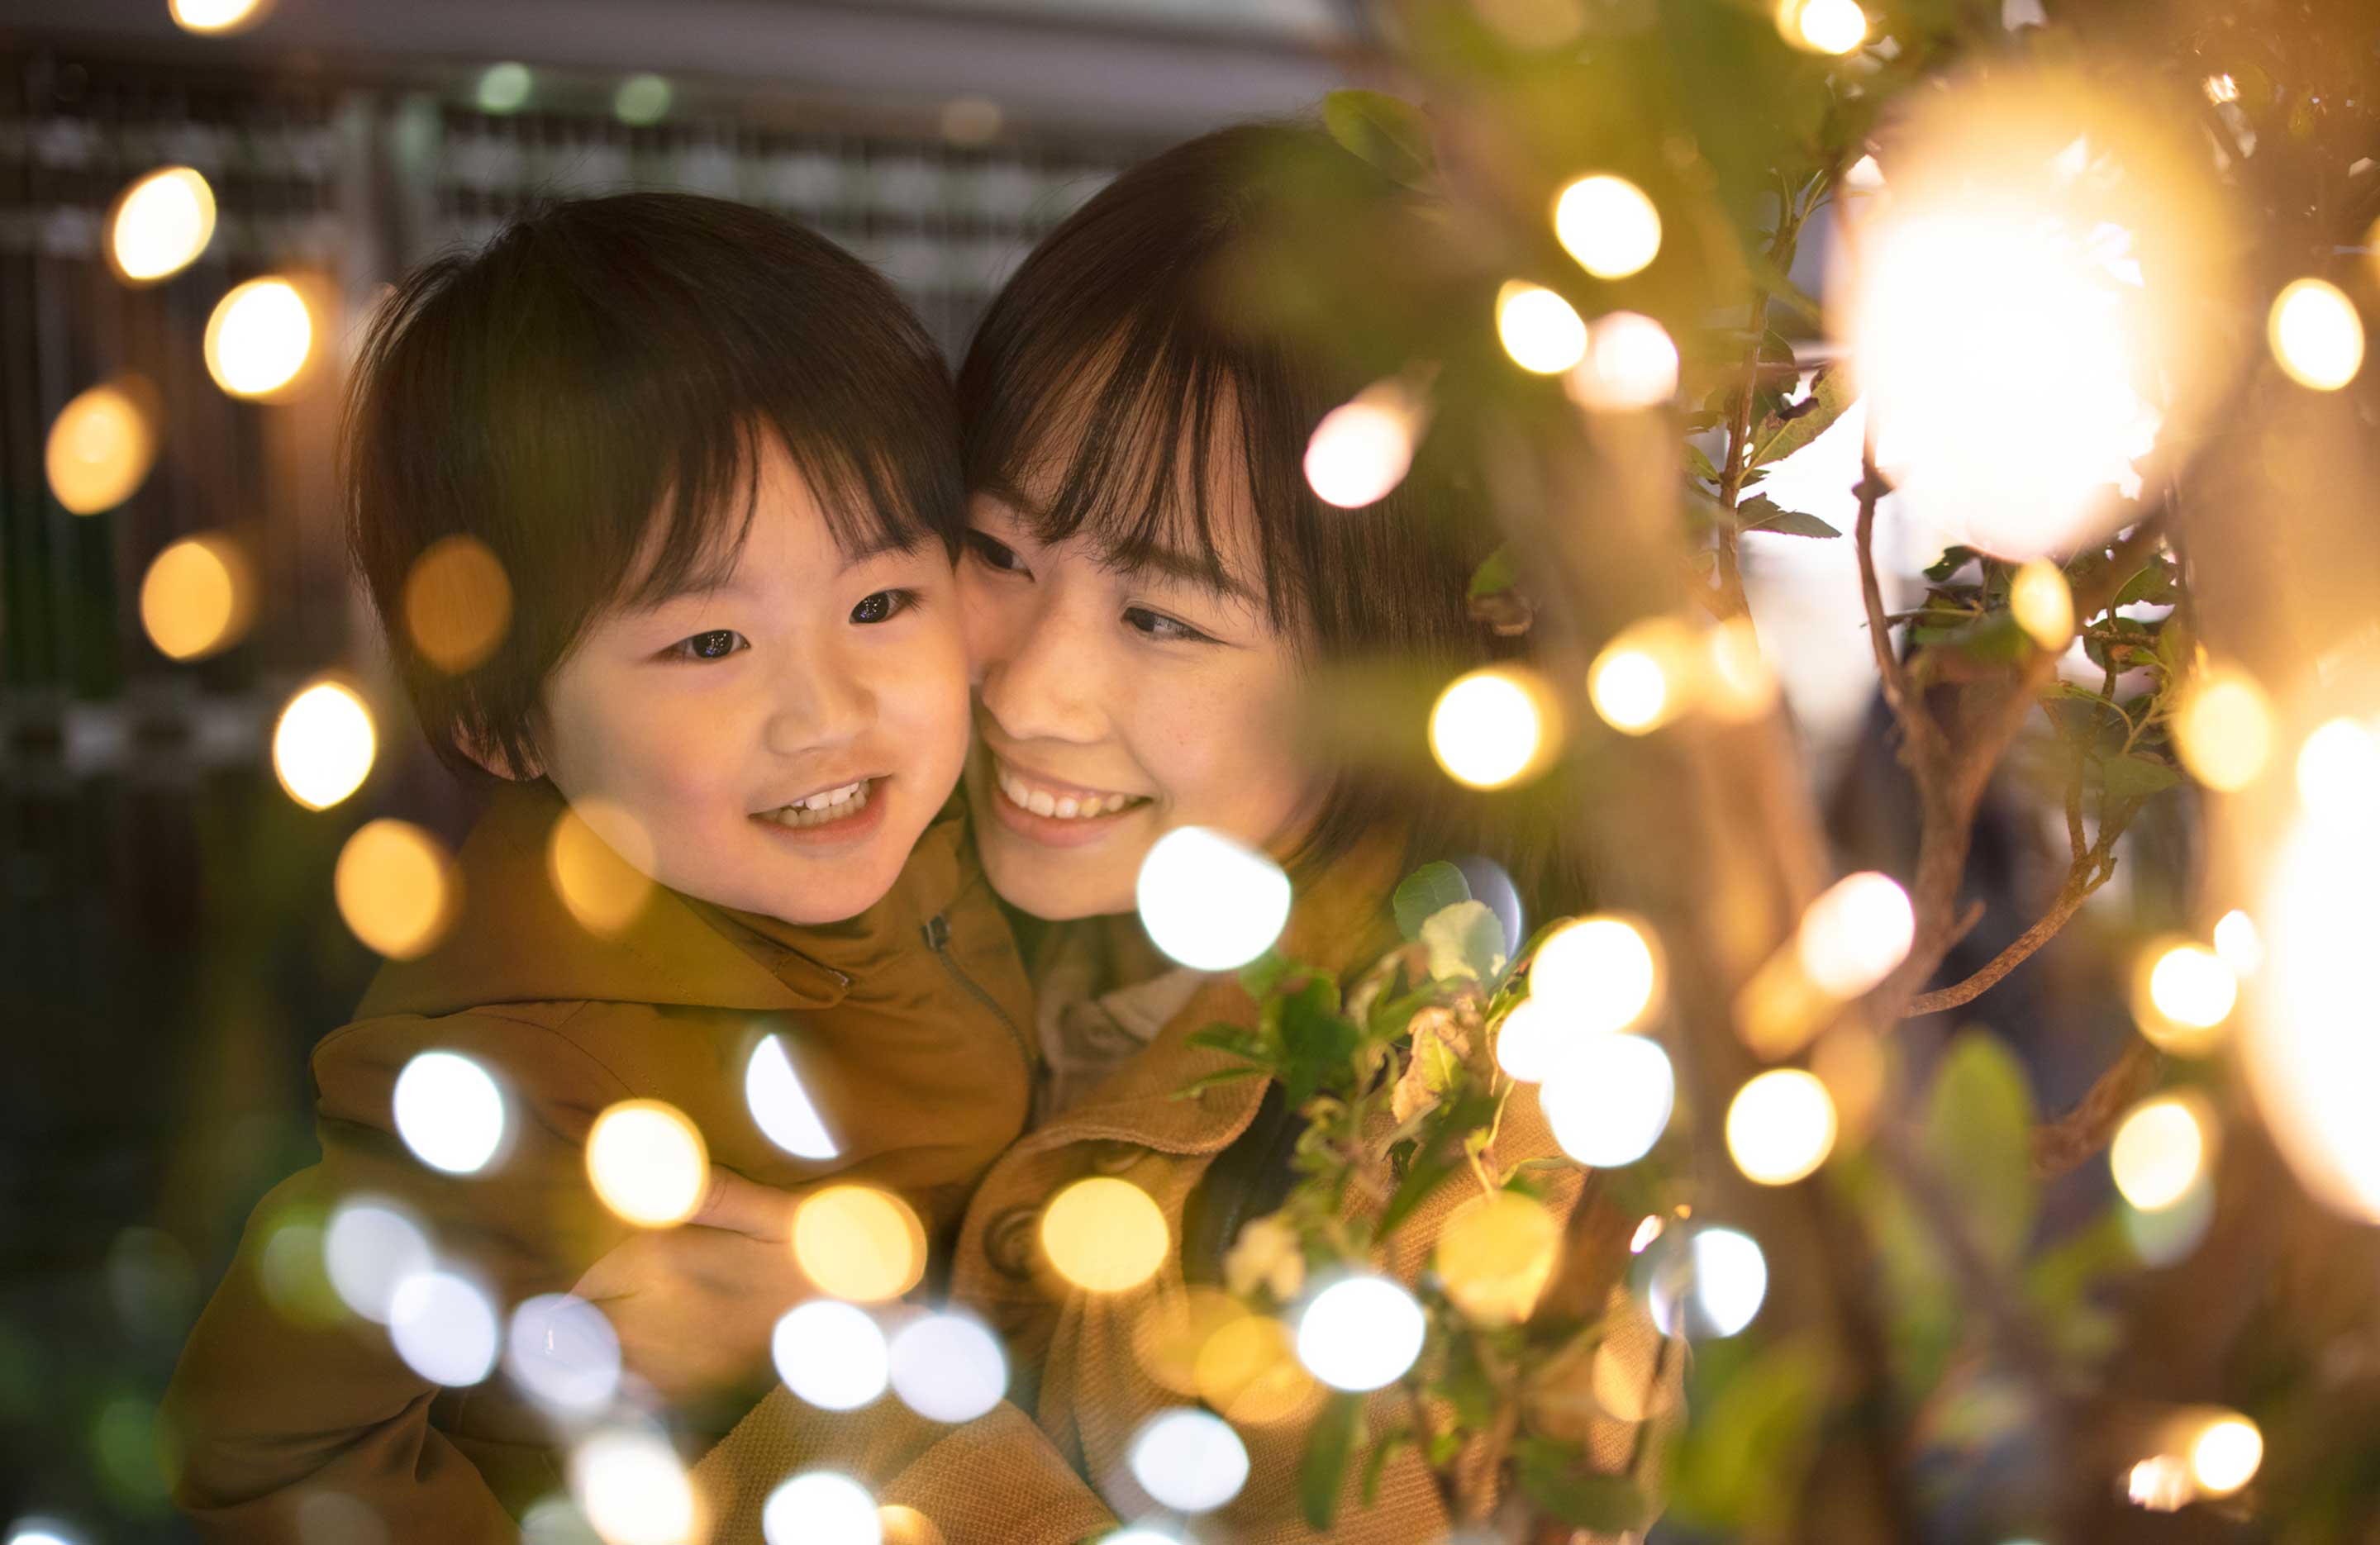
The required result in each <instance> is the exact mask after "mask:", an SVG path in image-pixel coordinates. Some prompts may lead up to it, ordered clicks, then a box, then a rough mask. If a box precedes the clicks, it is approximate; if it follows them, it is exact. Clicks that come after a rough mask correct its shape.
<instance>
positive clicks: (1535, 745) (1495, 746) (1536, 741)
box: [1429, 666, 1552, 789]
mask: <svg viewBox="0 0 2380 1545" xmlns="http://www.w3.org/2000/svg"><path fill="white" fill-rule="evenodd" d="M1550 703H1551V698H1550V695H1549V694H1548V693H1547V692H1546V690H1545V688H1544V685H1543V683H1542V682H1539V681H1538V680H1537V679H1536V677H1535V676H1533V675H1531V674H1529V673H1527V672H1524V671H1523V670H1519V669H1517V668H1514V667H1511V666H1488V667H1486V668H1483V669H1481V670H1473V671H1470V672H1467V673H1466V674H1464V675H1462V676H1458V677H1456V678H1455V679H1454V680H1453V681H1452V682H1449V683H1448V684H1447V687H1446V690H1445V691H1443V692H1441V693H1439V694H1438V703H1437V705H1436V706H1433V707H1432V708H1431V709H1430V714H1429V749H1430V751H1431V754H1434V755H1435V756H1436V757H1437V758H1438V765H1439V766H1441V767H1443V768H1444V769H1446V775H1447V776H1448V777H1449V778H1451V779H1454V780H1455V781H1456V782H1458V783H1464V784H1468V785H1470V786H1471V787H1472V788H1474V789H1500V788H1502V787H1503V786H1504V785H1506V784H1508V783H1512V782H1516V781H1518V780H1519V779H1523V778H1525V777H1527V776H1528V775H1530V774H1531V773H1534V772H1536V771H1537V770H1539V769H1540V768H1541V767H1542V766H1544V765H1545V763H1546V761H1547V760H1548V755H1549V746H1548V742H1549V741H1550V740H1551V738H1552V737H1550V736H1549V735H1548V733H1547V729H1548V720H1549V718H1550V717H1551V715H1550Z"/></svg>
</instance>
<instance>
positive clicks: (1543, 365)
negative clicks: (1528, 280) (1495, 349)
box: [1496, 279, 1586, 376]
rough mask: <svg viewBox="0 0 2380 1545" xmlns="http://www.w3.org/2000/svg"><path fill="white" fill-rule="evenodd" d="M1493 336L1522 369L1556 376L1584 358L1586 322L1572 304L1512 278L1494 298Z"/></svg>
mask: <svg viewBox="0 0 2380 1545" xmlns="http://www.w3.org/2000/svg"><path fill="white" fill-rule="evenodd" d="M1496 336H1497V337H1498V338H1500V339H1501V340H1502V341H1503V344H1504V352H1505V353H1506V354H1508V355H1510V356H1512V363H1513V364H1515V365H1518V366H1519V367H1520V368H1522V369H1524V370H1527V371H1530V372H1532V373H1533V374H1536V375H1540V376H1558V375H1560V374H1561V373H1562V372H1563V371H1564V370H1567V369H1569V368H1571V367H1572V366H1573V365H1575V364H1577V363H1578V362H1579V361H1580V360H1581V359H1582V358H1584V357H1585V355H1586V323H1585V322H1584V321H1582V320H1579V315H1578V312H1577V311H1575V310H1573V308H1572V307H1571V303H1570V302H1569V301H1567V300H1564V299H1563V298H1562V297H1561V296H1558V295H1556V294H1554V292H1553V291H1551V290H1548V289H1547V288H1545V287H1544V286H1543V285H1539V284H1523V283H1521V282H1520V281H1519V280H1517V279H1515V280H1512V281H1511V282H1509V283H1508V284H1505V285H1504V287H1503V288H1502V289H1501V290H1500V291H1498V292H1497V295H1496Z"/></svg>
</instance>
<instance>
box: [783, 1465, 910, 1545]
mask: <svg viewBox="0 0 2380 1545" xmlns="http://www.w3.org/2000/svg"><path fill="white" fill-rule="evenodd" d="M760 1538H761V1539H765V1540H767V1541H768V1542H769V1545H879V1542H880V1541H881V1540H882V1539H883V1538H884V1524H883V1521H882V1519H881V1518H880V1517H879V1516H878V1515H877V1512H876V1499H875V1498H873V1497H871V1496H869V1495H868V1489H867V1488H866V1487H864V1486H862V1485H860V1484H859V1482H857V1481H856V1480H854V1479H851V1478H850V1477H849V1476H842V1475H836V1474H835V1473H834V1472H832V1470H812V1471H811V1472H809V1473H808V1474H807V1475H797V1476H795V1477H794V1479H791V1480H789V1481H786V1482H785V1483H784V1484H783V1485H782V1486H780V1487H778V1488H777V1489H776V1490H775V1491H771V1492H770V1493H769V1500H768V1501H767V1502H766V1503H762V1504H761V1507H760Z"/></svg>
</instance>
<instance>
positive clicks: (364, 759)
mask: <svg viewBox="0 0 2380 1545" xmlns="http://www.w3.org/2000/svg"><path fill="white" fill-rule="evenodd" d="M376 744H377V742H376V741H375V739H374V736H373V734H372V721H371V715H370V713H368V712H366V711H365V709H364V705H363V699H361V698H359V697H358V696H357V695H356V694H354V693H353V692H351V691H349V690H348V689H347V688H346V687H344V686H341V685H340V684H339V683H338V682H315V683H314V684H313V685H312V686H310V687H308V688H306V689H305V690H304V691H302V692H300V693H298V694H297V696H295V697H292V698H291V699H290V700H289V706H287V707H285V708H284V709H282V710H281V719H280V722H279V723H278V724H276V725H274V726H273V772H274V774H275V775H276V776H278V777H279V778H280V779H281V787H282V789H283V790H284V791H285V792H287V794H288V795H289V797H290V798H291V799H293V800H296V801H297V803H299V804H302V805H304V806H305V807H306V808H307V809H309V810H328V809H329V808H330V807H331V806H333V805H334V804H336V803H339V802H340V801H341V800H343V799H346V797H347V796H348V795H349V794H352V793H354V792H355V791H357V790H358V789H359V788H361V787H362V786H363V781H364V779H365V778H366V777H367V776H369V775H370V772H371V765H372V753H373V751H374V749H375V748H376Z"/></svg>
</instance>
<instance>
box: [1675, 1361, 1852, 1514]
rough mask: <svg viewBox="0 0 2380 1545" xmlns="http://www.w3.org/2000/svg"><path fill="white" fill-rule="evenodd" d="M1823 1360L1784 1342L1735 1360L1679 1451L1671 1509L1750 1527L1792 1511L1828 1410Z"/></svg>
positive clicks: (1826, 1366) (1825, 1362)
mask: <svg viewBox="0 0 2380 1545" xmlns="http://www.w3.org/2000/svg"><path fill="white" fill-rule="evenodd" d="M1829 1366H1830V1365H1829V1363H1828V1358H1827V1356H1826V1354H1825V1351H1824V1349H1823V1348H1821V1347H1818V1346H1814V1345H1811V1344H1809V1343H1807V1342H1803V1341H1788V1342H1783V1343H1780V1344H1779V1345H1777V1346H1771V1347H1769V1348H1768V1349H1767V1350H1766V1351H1764V1352H1762V1353H1761V1354H1759V1355H1758V1356H1757V1357H1755V1358H1753V1359H1752V1360H1751V1361H1750V1362H1748V1363H1745V1364H1743V1365H1742V1366H1740V1367H1738V1368H1737V1369H1736V1370H1735V1371H1734V1373H1733V1375H1732V1376H1731V1377H1730V1378H1729V1379H1728V1380H1727V1382H1725V1383H1724V1384H1722V1385H1720V1386H1719V1388H1718V1393H1717V1394H1715V1395H1714V1396H1713V1397H1712V1398H1711V1399H1710V1400H1709V1402H1708V1403H1707V1406H1706V1415H1703V1416H1701V1417H1699V1418H1697V1419H1696V1421H1695V1422H1694V1426H1693V1428H1691V1429H1690V1430H1689V1436H1688V1440H1687V1442H1685V1443H1684V1444H1683V1445H1682V1447H1681V1449H1680V1450H1679V1452H1678V1455H1677V1460H1676V1463H1675V1465H1674V1466H1673V1467H1672V1468H1673V1472H1674V1474H1673V1478H1672V1488H1673V1491H1674V1497H1675V1503H1676V1510H1677V1511H1678V1512H1679V1513H1680V1514H1682V1515H1685V1516H1686V1517H1689V1518H1691V1519H1693V1520H1694V1521H1695V1522H1698V1523H1704V1524H1709V1525H1715V1526H1718V1527H1723V1528H1728V1529H1735V1530H1743V1531H1744V1532H1746V1533H1752V1534H1758V1533H1761V1532H1763V1531H1765V1530H1767V1529H1768V1528H1773V1527H1777V1526H1778V1525H1779V1524H1781V1523H1782V1522H1783V1520H1784V1519H1785V1518H1786V1517H1788V1516H1790V1515H1791V1509H1792V1506H1793V1502H1794V1499H1795V1498H1796V1496H1798V1495H1799V1493H1800V1491H1801V1490H1802V1483H1803V1476H1804V1473H1805V1472H1806V1471H1807V1469H1808V1467H1809V1464H1810V1460H1811V1457H1812V1455H1813V1454H1814V1453H1815V1446H1816V1438H1817V1432H1818V1426H1819V1423H1820V1421H1821V1419H1822V1418H1824V1416H1825V1414H1826V1407H1827V1398H1826V1396H1827V1386H1828V1382H1829V1375H1828V1369H1829Z"/></svg>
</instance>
